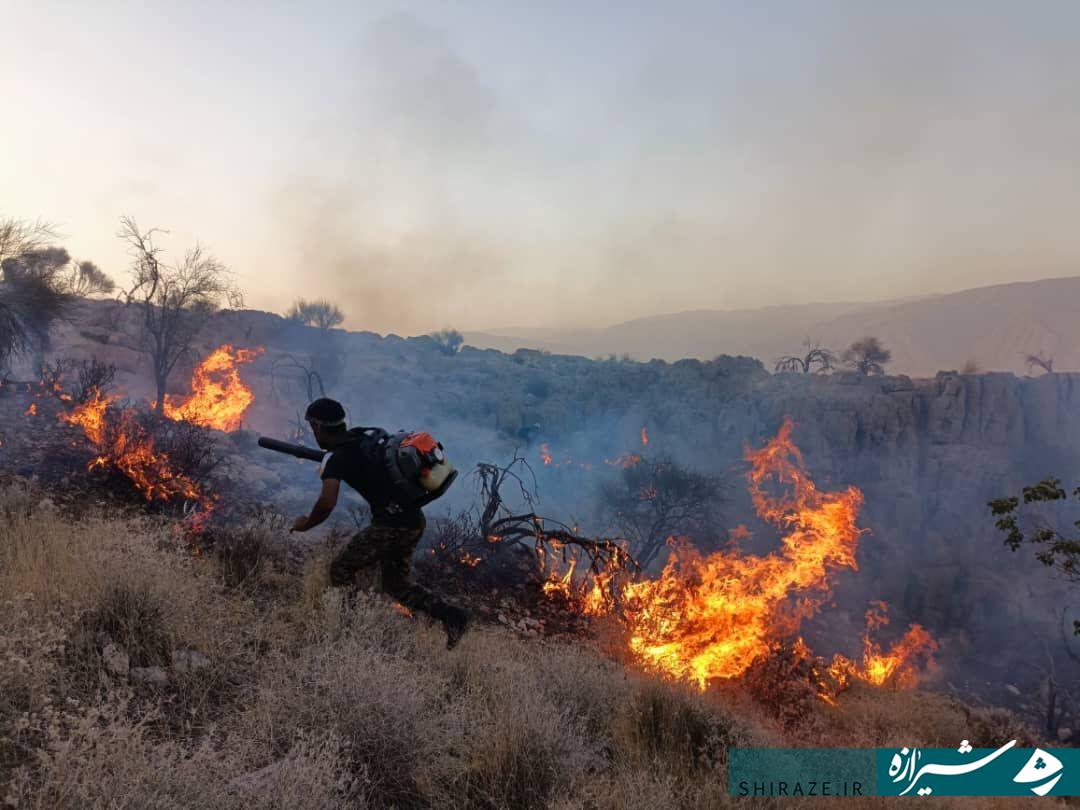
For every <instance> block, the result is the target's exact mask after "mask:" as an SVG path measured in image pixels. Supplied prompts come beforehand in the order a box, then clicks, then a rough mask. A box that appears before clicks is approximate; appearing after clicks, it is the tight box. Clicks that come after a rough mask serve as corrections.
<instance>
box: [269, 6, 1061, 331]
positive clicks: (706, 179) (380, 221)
mask: <svg viewBox="0 0 1080 810" xmlns="http://www.w3.org/2000/svg"><path fill="white" fill-rule="evenodd" d="M607 22H608V23H610V20H608V21H607ZM638 22H641V23H642V29H643V30H639V31H636V32H635V35H634V37H632V38H630V39H627V38H626V37H623V39H621V40H620V39H619V38H618V37H616V36H615V35H614V34H612V41H611V42H602V41H601V38H602V37H603V36H604V28H603V27H602V26H600V25H599V23H598V22H597V21H596V20H591V19H588V18H587V19H585V20H583V21H582V23H581V24H582V25H583V26H584V27H585V31H584V33H583V34H581V36H580V39H585V40H589V41H591V42H592V46H593V47H595V48H596V58H597V59H598V60H601V59H602V58H603V55H604V54H605V53H606V52H607V51H606V50H605V49H606V48H611V49H615V50H617V51H620V56H621V59H620V62H619V64H620V65H622V66H623V68H622V69H621V70H620V71H619V72H618V73H617V75H615V76H614V78H610V79H609V78H608V77H607V74H606V72H605V71H604V70H603V66H602V65H599V64H598V65H597V66H596V69H595V71H594V72H592V73H582V74H581V75H580V76H578V77H577V79H578V80H579V81H580V82H581V83H582V85H583V88H584V89H581V90H579V91H577V92H573V91H572V89H571V90H570V91H568V93H567V98H564V99H560V104H561V106H560V107H559V108H558V109H559V111H560V113H561V115H562V118H561V119H560V121H559V125H558V126H555V125H552V124H551V121H550V120H548V119H547V118H545V117H544V116H543V115H540V114H537V113H536V112H535V110H536V107H537V104H538V103H539V101H538V98H539V96H538V95H537V93H538V91H536V90H534V89H533V88H531V87H527V86H517V85H515V84H513V82H511V81H510V80H506V81H500V80H499V79H500V77H497V76H487V75H483V74H482V73H481V71H480V70H479V69H478V68H477V67H476V66H475V65H474V64H473V62H472V61H470V59H469V55H468V53H467V52H466V51H465V50H462V49H461V48H460V46H458V45H456V43H455V42H454V41H453V40H452V38H451V37H450V35H448V34H446V33H444V32H443V31H442V30H441V29H439V28H438V27H436V26H433V25H429V24H427V23H425V22H422V21H420V20H418V19H416V18H414V17H411V16H408V15H404V14H399V15H395V16H392V17H388V18H385V19H383V20H381V21H379V22H378V23H376V24H374V25H372V26H371V27H369V29H367V31H366V33H365V35H364V36H363V37H361V39H360V40H359V41H358V42H357V44H356V46H355V47H354V48H353V49H352V52H351V56H350V61H349V62H348V63H347V65H345V66H344V70H346V71H347V73H348V76H349V80H348V82H347V86H348V92H347V94H346V95H345V97H343V98H342V99H340V100H339V101H338V102H335V104H334V111H333V113H331V114H325V113H324V114H320V115H319V116H317V117H316V118H315V119H314V120H312V121H310V122H309V123H310V127H309V129H308V130H307V132H306V134H305V136H304V139H303V142H302V143H303V151H302V154H301V155H300V156H299V157H300V158H301V159H298V160H296V161H295V162H293V163H292V165H290V166H288V167H287V168H286V171H285V172H284V174H283V177H284V180H283V182H282V184H281V186H280V187H279V191H278V193H277V194H276V195H275V198H274V206H273V209H274V215H275V218H276V221H277V222H278V223H279V226H278V228H277V230H278V232H279V233H283V234H284V235H285V236H286V237H287V238H286V240H285V242H284V245H283V252H284V253H285V254H286V255H288V256H289V257H290V261H291V262H292V263H293V264H294V265H295V266H296V267H297V268H298V270H297V273H298V275H299V274H300V272H301V270H302V271H303V273H304V275H305V277H306V278H313V281H312V284H314V286H315V287H317V288H318V290H317V292H318V293H320V294H327V295H331V296H333V297H335V298H337V299H339V301H340V303H341V304H342V306H343V307H344V308H345V309H346V310H347V312H348V314H349V316H350V320H349V321H348V323H349V325H351V326H354V327H361V328H372V329H377V330H395V331H404V332H409V331H421V330H425V329H430V328H436V327H439V326H442V325H446V324H452V325H455V326H459V327H462V328H478V327H484V326H493V325H501V324H514V325H533V324H540V323H543V324H546V325H553V326H566V325H569V324H581V323H586V322H592V323H596V322H605V321H607V322H610V321H616V320H622V319H625V318H629V317H633V316H638V315H645V314H651V313H655V312H658V311H665V310H668V311H672V310H679V309H691V308H700V307H702V306H707V307H717V308H728V307H742V306H761V305H765V304H769V303H800V302H805V301H807V300H860V299H861V300H869V299H881V298H888V297H900V296H907V295H911V294H917V293H926V292H936V291H947V290H949V289H960V288H963V287H968V286H977V285H981V284H988V283H995V282H1001V281H1010V280H1018V279H1020V278H1038V277H1045V276H1051V275H1062V274H1066V273H1068V272H1072V269H1071V268H1073V267H1075V263H1076V260H1078V259H1080V235H1078V234H1077V232H1076V230H1075V228H1073V227H1072V225H1071V222H1072V221H1073V220H1074V218H1075V215H1076V213H1077V211H1078V210H1080V184H1078V183H1077V182H1076V181H1077V180H1078V179H1080V178H1078V176H1077V174H1078V172H1080V169H1077V167H1076V164H1075V161H1073V160H1072V159H1071V151H1072V144H1073V143H1075V142H1076V139H1077V136H1080V110H1077V109H1076V107H1075V105H1070V104H1067V103H1065V102H1066V100H1067V99H1070V98H1074V97H1075V96H1076V92H1077V90H1080V87H1078V85H1080V79H1078V78H1077V77H1078V76H1080V71H1077V70H1076V69H1075V68H1076V67H1077V66H1076V64H1075V61H1076V57H1075V51H1074V49H1073V48H1072V45H1071V43H1072V42H1073V41H1074V37H1073V35H1075V34H1077V33H1080V30H1078V29H1080V13H1078V12H1077V10H1076V9H1075V7H1072V6H1069V5H1067V4H1060V3H1059V4H1052V5H1051V6H1047V7H1041V9H1040V12H1039V13H1038V14H1034V13H1032V14H1029V13H1027V12H1023V13H1021V10H1009V9H1001V8H994V9H990V8H986V7H984V6H982V5H980V6H978V7H977V8H976V7H975V6H971V7H968V6H966V5H964V4H959V5H950V6H948V7H947V8H945V7H939V6H934V5H927V6H925V7H922V6H918V5H916V6H903V7H901V6H893V7H886V6H881V5H880V4H876V5H873V6H866V5H862V4H847V3H838V4H834V5H832V6H829V7H823V6H817V7H815V11H814V12H813V13H808V12H798V11H793V10H792V9H791V8H790V7H788V6H785V7H783V8H775V7H771V6H768V7H762V8H760V9H756V10H752V11H750V10H746V9H742V10H734V9H723V8H720V7H716V6H710V7H709V8H701V9H687V10H684V13H682V14H680V15H676V16H675V17H674V18H673V19H672V20H670V21H667V22H664V23H657V24H655V25H653V26H652V27H647V26H645V25H644V21H641V20H638ZM653 22H654V23H655V22H656V21H653ZM590 26H592V27H590ZM1070 32H1071V33H1070ZM626 51H632V55H631V56H630V57H627V55H626ZM556 52H557V50H553V51H552V53H556ZM545 53H546V51H545ZM576 60H577V61H576V62H575V64H576V65H577V66H586V65H587V61H585V60H584V59H583V58H582V56H581V54H577V55H576ZM626 65H631V66H632V67H629V68H627V67H625V66H626ZM560 67H561V66H558V65H553V66H552V69H558V68H560ZM534 70H536V71H537V72H542V68H540V67H536V66H534ZM563 72H564V73H565V71H563ZM543 99H544V100H545V101H546V100H547V97H546V96H544V97H543ZM297 165H301V166H303V167H304V168H303V169H298V168H297ZM316 166H317V167H318V168H317V169H316V168H315V167H316ZM1051 246H1052V247H1051ZM305 286H306V282H305ZM418 291H424V292H425V293H427V294H428V295H427V296H423V295H418V294H417V293H418ZM537 302H540V305H539V306H537V305H536V304H537Z"/></svg>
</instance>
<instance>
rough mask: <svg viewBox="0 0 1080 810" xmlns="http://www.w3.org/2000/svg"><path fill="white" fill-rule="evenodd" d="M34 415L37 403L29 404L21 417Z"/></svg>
mask: <svg viewBox="0 0 1080 810" xmlns="http://www.w3.org/2000/svg"><path fill="white" fill-rule="evenodd" d="M36 413H37V403H36V402H31V403H30V407H29V408H27V409H26V412H25V413H24V414H23V416H34V415H35V414H36Z"/></svg>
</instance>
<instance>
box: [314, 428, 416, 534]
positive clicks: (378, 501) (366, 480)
mask: <svg viewBox="0 0 1080 810" xmlns="http://www.w3.org/2000/svg"><path fill="white" fill-rule="evenodd" d="M383 453H384V449H383V447H382V446H381V445H378V444H377V443H376V442H374V441H372V440H370V439H366V438H363V437H362V436H357V437H356V438H353V439H350V441H347V442H344V443H342V444H339V445H338V446H337V447H335V448H334V449H333V450H332V451H331V452H330V453H328V454H327V455H326V457H325V458H324V459H323V465H322V478H323V480H324V481H325V480H326V479H327V478H336V479H337V480H338V481H344V482H345V483H346V484H348V485H349V486H350V487H352V488H353V489H355V490H356V491H357V492H359V493H360V497H362V498H363V499H364V500H365V501H367V502H368V505H369V506H370V507H371V522H372V523H377V524H379V525H381V526H402V527H408V528H415V527H418V526H421V525H423V522H424V516H423V513H422V512H421V511H420V510H419V509H418V508H416V507H411V508H402V507H400V506H398V505H397V504H396V503H395V502H394V496H395V494H396V489H395V487H394V484H393V482H392V481H391V480H390V475H389V473H388V472H387V471H386V467H385V466H384V456H383Z"/></svg>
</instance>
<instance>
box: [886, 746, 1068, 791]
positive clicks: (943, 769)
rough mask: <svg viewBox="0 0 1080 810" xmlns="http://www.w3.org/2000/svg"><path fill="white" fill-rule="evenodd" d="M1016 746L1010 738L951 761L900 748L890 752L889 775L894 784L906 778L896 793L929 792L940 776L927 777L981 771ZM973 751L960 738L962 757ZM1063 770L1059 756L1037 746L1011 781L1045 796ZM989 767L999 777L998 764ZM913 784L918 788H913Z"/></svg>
mask: <svg viewBox="0 0 1080 810" xmlns="http://www.w3.org/2000/svg"><path fill="white" fill-rule="evenodd" d="M1015 746H1016V740H1010V741H1009V742H1007V743H1005V745H1003V746H1001V747H1000V748H998V749H996V750H994V751H991V752H990V753H989V754H985V755H982V756H979V757H978V758H976V759H972V760H970V761H960V762H951V763H949V762H931V761H929V758H927V757H924V755H923V752H922V750H921V749H918V748H901V749H900V750H899V751H897V752H896V753H895V754H893V755H892V758H891V759H890V761H889V777H890V778H891V779H892V782H893V784H894V785H899V784H901V783H905V782H906V786H905V787H904V788H903V790H900V792H899V793H897V794H896V795H898V796H906V795H907V794H908V793H910V792H911V791H912V790H915V793H916V795H918V796H929V795H931V794H932V793H933V792H934V788H933V785H932V784H931V783H934V784H938V785H939V786H940V780H936V779H930V778H929V777H946V778H949V779H955V778H956V777H961V776H967V775H969V774H974V773H975V772H976V771H981V770H983V769H984V768H987V767H988V766H990V765H992V764H993V763H995V762H998V761H999V760H1000V759H1001V757H1002V756H1003V755H1004V754H1005V753H1006V752H1008V751H1009V750H1010V749H1012V748H1014V747H1015ZM974 751H975V749H973V748H972V747H971V744H970V743H969V742H968V741H967V740H963V741H962V742H961V743H960V747H959V748H957V749H956V752H957V753H958V754H960V756H961V758H962V759H963V758H964V757H967V756H973V752H974ZM938 758H939V757H935V759H938ZM950 758H952V757H950ZM924 760H925V761H924ZM1001 764H1003V765H1006V767H1007V763H1005V762H1004V761H1003V762H1002V763H1001ZM1012 767H1013V768H1015V764H1013V765H1012ZM1064 770H1065V766H1064V764H1063V763H1062V761H1061V760H1060V759H1058V758H1057V757H1056V756H1054V755H1053V754H1051V753H1049V752H1047V751H1043V750H1042V749H1041V748H1036V749H1035V750H1034V751H1033V752H1032V754H1031V756H1029V757H1028V759H1027V762H1026V763H1025V764H1024V766H1023V767H1022V768H1020V770H1019V771H1018V772H1016V773H1015V775H1013V776H1012V782H1013V783H1016V784H1018V785H1022V786H1027V788H1028V789H1029V790H1030V791H1031V792H1032V793H1034V794H1035V795H1036V796H1046V795H1047V794H1049V793H1050V791H1052V790H1053V789H1054V787H1055V786H1056V785H1057V783H1058V782H1059V781H1060V780H1061V777H1062V775H1063V773H1064ZM992 771H994V774H993V775H994V776H997V777H999V778H1000V771H1001V768H1000V767H996V768H993V769H992ZM987 776H988V777H989V776H990V774H987ZM995 781H996V780H995ZM965 782H966V783H967V784H970V781H968V780H965ZM916 788H918V789H917V790H916ZM947 795H954V796H955V795H965V794H963V793H957V792H954V791H953V790H949V791H948V793H947ZM968 795H977V794H968Z"/></svg>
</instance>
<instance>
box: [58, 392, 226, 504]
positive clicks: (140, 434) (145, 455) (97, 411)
mask: <svg viewBox="0 0 1080 810" xmlns="http://www.w3.org/2000/svg"><path fill="white" fill-rule="evenodd" d="M114 399H115V397H108V396H105V395H103V394H102V393H101V392H100V391H98V390H96V389H95V390H94V391H93V392H92V394H91V396H90V397H89V398H88V399H87V400H86V402H84V403H83V404H81V405H79V406H77V407H76V408H74V409H72V410H71V411H68V412H66V413H61V414H59V417H58V418H59V419H60V420H61V421H63V422H66V423H67V424H69V425H74V426H76V427H79V428H81V429H82V431H83V433H84V434H85V436H86V438H87V439H89V440H90V442H91V443H92V444H93V445H94V447H96V448H97V450H98V452H99V455H98V456H96V457H95V458H93V459H91V461H90V463H89V464H88V465H87V469H88V470H94V469H97V468H102V467H112V468H115V469H117V470H119V471H120V472H121V473H123V474H124V475H125V476H126V477H127V478H128V479H129V480H130V481H131V483H132V484H133V485H134V486H135V488H136V489H137V490H138V491H139V492H140V493H141V494H142V495H143V497H144V498H146V500H148V501H154V500H160V501H167V500H172V499H173V498H185V499H187V500H192V501H196V502H198V503H199V504H200V505H201V506H203V507H206V508H209V507H210V500H209V499H208V498H207V497H206V496H204V495H203V494H202V493H201V492H200V490H199V487H198V485H197V484H196V483H195V482H194V481H192V480H191V479H190V478H189V477H187V476H185V475H183V474H182V473H179V472H177V471H176V470H174V469H173V467H172V465H171V464H170V462H169V458H168V456H167V455H166V454H165V453H162V452H158V451H156V450H155V449H154V439H153V437H152V436H150V435H148V434H147V432H146V430H145V429H144V428H143V427H142V426H141V425H139V424H138V422H137V421H136V419H135V417H134V415H133V414H132V412H131V411H127V410H124V411H120V413H119V416H118V422H116V423H115V424H114V425H110V424H109V422H108V420H107V419H106V409H107V408H108V406H109V404H110V403H111V402H112V401H113V400H114Z"/></svg>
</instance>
